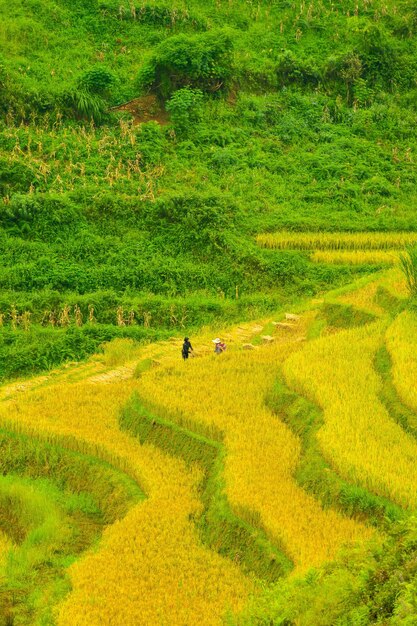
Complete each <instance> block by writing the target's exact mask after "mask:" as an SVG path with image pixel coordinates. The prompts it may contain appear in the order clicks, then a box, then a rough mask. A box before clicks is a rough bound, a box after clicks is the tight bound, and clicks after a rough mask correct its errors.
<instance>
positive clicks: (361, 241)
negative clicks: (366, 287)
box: [256, 231, 417, 250]
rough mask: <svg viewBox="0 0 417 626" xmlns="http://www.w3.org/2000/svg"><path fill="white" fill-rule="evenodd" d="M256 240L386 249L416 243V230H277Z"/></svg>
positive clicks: (272, 244)
mask: <svg viewBox="0 0 417 626" xmlns="http://www.w3.org/2000/svg"><path fill="white" fill-rule="evenodd" d="M256 241H257V243H258V244H259V245H260V246H262V247H264V248H278V249H297V250H316V249H317V250H388V249H399V248H403V247H404V246H405V245H408V244H414V243H417V233H408V232H400V233H395V232H391V233H381V232H375V233H373V232H360V233H346V232H341V233H323V232H315V233H314V232H308V233H294V232H289V231H280V232H277V233H263V234H260V235H258V236H257V238H256Z"/></svg>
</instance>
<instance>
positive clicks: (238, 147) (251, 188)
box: [0, 0, 417, 378]
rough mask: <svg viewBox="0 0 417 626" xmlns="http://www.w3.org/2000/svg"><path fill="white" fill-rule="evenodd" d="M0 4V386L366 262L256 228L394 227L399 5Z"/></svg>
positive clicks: (407, 91)
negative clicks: (315, 252) (272, 246)
mask: <svg viewBox="0 0 417 626" xmlns="http://www.w3.org/2000/svg"><path fill="white" fill-rule="evenodd" d="M0 7H1V9H0V10H1V27H0V43H1V63H0V70H1V71H0V76H1V91H0V110H1V114H2V115H1V122H0V124H1V126H0V150H1V153H0V193H1V195H2V199H3V202H2V204H1V207H2V208H1V211H0V221H1V235H0V236H1V247H0V249H1V253H0V254H1V272H0V289H1V295H0V312H1V315H2V317H1V319H2V323H3V330H2V331H1V333H2V335H3V340H4V341H3V342H2V345H1V346H0V357H1V358H0V362H1V365H0V376H1V377H3V378H4V377H9V376H14V375H15V374H17V373H20V374H21V373H24V372H25V371H30V370H33V369H38V368H45V367H49V366H52V365H54V364H56V363H58V362H60V361H61V360H62V359H67V358H69V359H73V358H82V357H84V356H85V355H86V354H88V353H90V352H91V351H93V350H94V349H96V347H97V346H98V345H99V344H100V343H101V342H102V341H103V340H105V339H108V338H110V337H112V336H116V335H117V336H131V337H134V338H138V339H146V338H147V337H151V338H154V337H156V336H163V334H164V333H165V332H168V331H169V332H171V333H172V331H173V330H177V331H178V332H182V329H183V328H184V327H187V328H189V327H194V326H199V325H201V324H202V323H211V322H216V321H220V320H239V319H242V318H244V317H246V316H250V315H252V316H253V315H256V314H258V313H262V312H263V311H267V310H272V309H276V308H277V307H279V306H280V303H282V302H284V301H285V300H286V299H287V298H288V296H289V295H291V297H292V298H296V297H298V296H299V295H304V294H312V293H314V292H316V291H318V290H320V289H322V288H323V287H325V286H327V285H331V284H340V283H342V282H345V281H346V280H349V279H351V278H352V275H353V274H356V273H357V272H364V271H365V272H366V271H369V269H370V268H369V267H368V266H365V265H359V266H356V267H355V269H352V267H349V266H340V265H339V266H338V265H326V264H320V265H318V264H313V263H311V262H310V254H309V253H308V251H307V252H306V251H304V252H298V251H288V250H287V251H272V250H264V249H260V248H258V246H257V245H256V241H255V235H256V234H258V233H260V232H269V231H275V230H277V229H282V228H285V229H289V230H304V231H309V230H313V231H314V230H317V229H320V230H330V231H339V230H342V231H343V230H353V231H363V230H371V231H375V230H386V231H395V230H400V231H407V230H414V229H415V227H416V222H415V219H414V207H415V197H416V181H417V172H416V169H415V162H414V161H415V158H416V133H415V122H416V109H417V104H416V103H417V99H416V95H417V85H416V76H417V73H416V69H417V60H416V59H417V57H416V54H415V53H416V31H417V9H416V6H415V3H414V2H413V1H412V0H404V1H402V2H394V1H391V0H389V1H387V2H386V3H384V5H383V6H381V4H380V3H379V2H372V1H370V0H354V1H350V0H349V1H343V2H341V1H333V2H330V0H329V1H327V0H325V1H322V2H310V3H304V2H301V3H300V2H291V1H289V0H275V1H271V2H268V1H263V2H262V1H259V2H244V1H243V0H230V1H228V2H223V1H218V2H212V1H211V0H208V1H206V2H201V1H199V0H190V1H188V2H178V1H177V0H174V1H173V2H142V3H135V2H134V1H133V0H132V1H130V2H128V1H127V0H117V1H116V0H102V1H98V0H97V1H96V0H74V1H71V2H67V1H65V0H57V1H52V0H42V1H41V0H38V1H35V0H30V1H25V2H23V0H15V1H14V2H13V3H10V2H6V0H1V2H0ZM126 103H127V104H126ZM120 105H125V106H121V108H119V107H120ZM237 296H238V298H237ZM74 307H75V308H74ZM88 319H90V325H89V326H88V324H86V322H87V320H88ZM132 322H134V323H132Z"/></svg>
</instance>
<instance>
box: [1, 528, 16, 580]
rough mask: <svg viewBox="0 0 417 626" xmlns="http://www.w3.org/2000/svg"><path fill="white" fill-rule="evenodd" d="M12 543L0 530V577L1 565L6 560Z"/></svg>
mask: <svg viewBox="0 0 417 626" xmlns="http://www.w3.org/2000/svg"><path fill="white" fill-rule="evenodd" d="M12 546H13V544H12V541H11V540H10V539H9V537H8V536H7V535H6V534H5V533H3V532H2V531H1V530H0V579H1V578H2V575H3V572H2V567H3V565H4V563H5V561H6V557H7V553H8V551H9V550H10V548H12Z"/></svg>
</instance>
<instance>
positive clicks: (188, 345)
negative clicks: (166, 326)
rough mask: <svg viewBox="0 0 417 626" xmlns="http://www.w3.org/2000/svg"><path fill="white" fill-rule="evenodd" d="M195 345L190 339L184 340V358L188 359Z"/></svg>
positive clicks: (182, 352)
mask: <svg viewBox="0 0 417 626" xmlns="http://www.w3.org/2000/svg"><path fill="white" fill-rule="evenodd" d="M192 349H193V347H192V345H191V342H190V341H184V343H183V344H182V351H181V354H182V358H183V359H188V356H189V354H190V350H191V351H192Z"/></svg>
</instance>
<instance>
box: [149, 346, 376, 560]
mask: <svg viewBox="0 0 417 626" xmlns="http://www.w3.org/2000/svg"><path fill="white" fill-rule="evenodd" d="M295 339H297V336H293V341H291V342H288V341H287V342H285V343H280V342H278V341H277V342H276V343H275V344H272V345H269V346H263V347H261V348H259V349H257V350H254V351H248V352H244V351H232V350H229V352H226V353H225V354H222V355H221V357H216V355H214V354H213V355H209V356H208V357H207V358H204V359H194V360H191V361H190V362H188V363H186V364H184V363H177V365H176V366H175V367H173V366H169V367H166V368H159V369H155V370H150V371H149V372H147V373H146V374H144V375H143V376H142V378H141V385H140V395H141V397H142V398H143V400H144V401H145V402H149V403H152V405H154V406H156V407H157V409H158V412H159V413H160V414H161V413H162V414H165V415H166V416H167V417H169V418H172V419H179V420H180V421H182V422H183V423H184V422H185V423H187V420H189V421H190V422H191V424H196V425H200V427H201V428H202V429H204V430H205V431H206V432H207V430H209V429H210V428H212V429H213V430H216V431H218V430H219V429H220V430H221V431H222V432H223V433H224V444H225V446H226V450H227V456H226V463H225V489H226V494H227V496H228V499H229V501H230V503H231V506H232V508H233V509H234V510H235V512H237V513H239V511H242V510H249V511H251V512H254V513H255V514H258V515H259V516H260V520H261V522H262V525H263V527H264V528H265V529H266V531H267V532H268V534H269V535H270V536H271V537H272V538H275V539H276V540H278V541H280V542H281V543H282V544H283V545H284V548H285V550H286V551H287V552H288V554H289V555H290V557H291V558H292V559H293V560H294V562H295V564H296V571H301V570H303V569H306V568H308V567H310V566H315V565H318V564H320V563H322V562H323V561H325V560H328V559H331V558H333V557H334V556H335V555H336V553H337V551H338V549H339V548H340V546H341V545H342V544H343V543H344V542H350V541H355V540H357V539H358V538H362V539H363V538H365V537H369V536H370V534H371V532H370V531H369V529H367V528H366V527H365V526H363V525H361V524H359V523H357V522H355V521H353V520H351V519H346V518H344V517H343V516H342V515H340V514H338V513H336V512H335V511H334V510H332V509H327V510H323V509H322V508H321V506H320V505H319V503H318V502H317V501H316V500H315V499H314V498H313V497H311V496H310V495H308V494H307V493H306V492H305V491H304V490H303V489H301V488H300V487H299V486H298V485H297V483H296V482H295V479H294V477H293V475H294V472H295V469H296V466H297V464H298V462H299V458H300V442H299V440H298V438H297V437H296V436H295V435H294V434H293V433H292V432H291V431H290V429H289V428H288V427H287V426H286V425H285V424H284V423H283V422H282V421H281V420H280V419H279V418H278V417H276V416H275V415H273V414H272V413H271V411H270V410H268V408H267V407H266V406H265V402H264V398H265V395H266V393H267V391H268V389H269V388H270V387H271V386H272V385H273V382H274V379H275V377H276V376H277V374H278V371H279V364H280V363H282V361H283V360H284V359H285V358H286V357H288V355H289V354H290V353H291V352H292V351H294V350H295V349H297V348H298V349H299V348H300V347H301V346H302V342H300V341H296V340H295ZM298 339H300V337H298Z"/></svg>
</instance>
